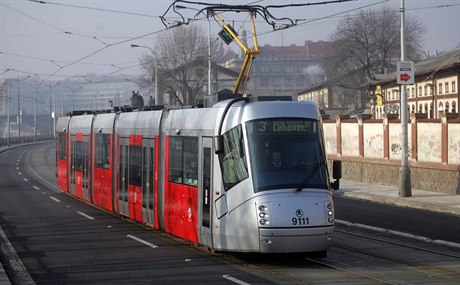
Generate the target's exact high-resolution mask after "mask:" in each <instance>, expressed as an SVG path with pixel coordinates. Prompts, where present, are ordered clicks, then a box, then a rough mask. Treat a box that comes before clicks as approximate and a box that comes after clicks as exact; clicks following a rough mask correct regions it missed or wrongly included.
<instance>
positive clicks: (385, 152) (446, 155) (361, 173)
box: [323, 116, 460, 194]
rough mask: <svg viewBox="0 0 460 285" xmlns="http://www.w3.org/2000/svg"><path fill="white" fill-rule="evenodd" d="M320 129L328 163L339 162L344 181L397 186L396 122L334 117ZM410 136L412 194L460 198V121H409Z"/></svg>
mask: <svg viewBox="0 0 460 285" xmlns="http://www.w3.org/2000/svg"><path fill="white" fill-rule="evenodd" d="M323 123H324V133H325V142H326V152H327V156H328V159H329V160H334V159H335V160H341V161H342V172H343V173H342V174H343V179H344V180H349V181H357V182H367V183H375V184H384V185H392V186H398V185H399V170H400V167H401V125H400V121H399V120H395V119H391V118H388V117H386V118H384V119H383V120H372V119H367V118H366V117H358V118H354V119H350V118H345V117H340V116H338V117H336V118H335V120H325V121H324V122H323ZM408 132H409V133H408V141H409V145H408V148H409V149H408V155H409V167H410V170H411V184H412V188H413V189H421V190H428V191H435V192H441V193H448V194H460V120H459V119H458V118H457V119H448V118H447V117H446V116H442V117H441V119H429V120H427V119H424V120H421V119H417V118H416V117H415V116H412V117H411V121H410V124H409V126H408Z"/></svg>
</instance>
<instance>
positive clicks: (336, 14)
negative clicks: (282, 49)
mask: <svg viewBox="0 0 460 285" xmlns="http://www.w3.org/2000/svg"><path fill="white" fill-rule="evenodd" d="M26 1H28V2H34V3H39V4H49V5H56V6H64V7H71V8H79V9H88V10H95V11H101V12H110V13H119V14H126V15H133V16H142V17H150V18H159V19H160V18H161V16H155V15H148V14H141V13H132V12H126V11H119V10H111V9H103V8H95V7H87V6H81V5H73V4H64V3H55V2H52V1H37V0H26ZM262 1H263V0H259V1H253V2H251V4H249V5H252V4H254V3H258V2H262ZM347 1H351V0H335V1H323V2H321V3H313V4H327V3H338V2H347ZM388 1H389V0H384V1H380V2H377V3H373V4H368V5H364V6H361V7H359V8H355V9H350V10H346V11H343V12H339V13H335V14H331V15H328V16H324V17H320V18H315V19H311V20H305V19H298V21H299V22H300V23H299V24H297V26H304V25H307V24H310V23H312V22H316V21H320V20H324V19H327V18H332V17H336V16H338V15H342V14H346V13H350V12H353V11H356V10H360V9H363V8H367V7H370V6H374V5H379V4H381V3H384V2H388ZM175 2H177V1H175ZM179 2H184V3H190V4H198V5H216V4H214V3H205V2H194V1H179ZM0 5H2V6H4V7H7V8H9V9H12V10H14V11H16V12H17V13H20V14H22V15H25V16H27V17H30V18H32V19H34V20H36V21H38V22H40V23H42V24H44V25H46V26H48V27H51V28H53V29H55V30H57V31H59V32H61V33H65V34H69V35H76V36H81V37H86V38H92V39H94V40H96V41H98V42H99V43H101V44H103V45H104V47H102V48H100V49H98V50H96V51H94V52H92V53H90V54H88V55H86V56H84V57H82V58H79V59H77V60H74V61H70V62H69V63H68V64H65V65H62V66H60V65H57V62H62V61H54V60H49V62H52V63H54V64H56V65H57V66H58V70H57V71H56V72H54V73H53V74H51V75H49V77H48V78H47V79H49V78H50V77H52V76H58V75H57V73H59V72H60V71H61V70H63V69H65V68H67V67H69V66H71V65H74V64H77V63H81V64H84V63H82V61H83V60H85V59H88V58H90V57H92V56H94V55H95V54H98V53H100V52H102V51H103V50H105V49H107V48H109V47H113V46H116V45H120V44H123V43H127V42H130V41H132V40H136V39H140V38H146V37H148V36H150V35H154V34H158V33H160V32H164V31H166V29H162V30H159V31H155V32H152V33H148V34H144V35H140V36H137V37H132V38H126V40H122V41H119V42H116V43H111V44H109V43H106V42H104V41H102V40H100V39H102V38H105V39H107V38H112V39H113V38H121V37H95V36H90V35H84V34H80V33H74V32H70V31H66V30H64V29H61V28H59V27H57V26H54V25H51V24H49V23H47V22H45V21H43V20H40V19H38V18H36V17H33V16H31V15H28V14H26V13H24V12H21V11H19V10H17V9H14V8H12V7H10V6H8V5H5V4H3V3H0ZM311 5H312V3H302V4H284V5H268V6H266V7H269V8H287V7H300V6H311ZM458 5H460V4H451V5H437V6H434V7H422V8H413V9H406V10H421V9H431V8H445V7H452V6H458ZM204 18H205V17H203V18H202V19H195V20H194V21H199V20H203V19H204ZM244 22H245V21H243V23H244ZM274 32H275V31H268V32H265V33H261V34H260V36H264V35H267V34H271V33H274ZM214 43H215V41H214ZM47 79H45V80H47Z"/></svg>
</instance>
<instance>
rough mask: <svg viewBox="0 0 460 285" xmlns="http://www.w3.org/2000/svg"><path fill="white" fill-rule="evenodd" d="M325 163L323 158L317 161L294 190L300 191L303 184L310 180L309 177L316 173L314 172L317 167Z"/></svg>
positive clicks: (303, 186)
mask: <svg viewBox="0 0 460 285" xmlns="http://www.w3.org/2000/svg"><path fill="white" fill-rule="evenodd" d="M324 163H325V161H324V160H321V161H320V162H318V163H317V164H316V165H315V167H314V168H313V169H312V170H311V171H310V173H308V175H307V177H305V180H304V181H302V183H300V185H299V186H298V187H297V188H296V189H295V190H294V191H295V192H300V191H302V190H303V188H305V185H306V184H307V183H308V182H309V181H310V179H311V178H312V177H313V176H314V175H315V174H316V172H317V171H318V169H319V168H320V167H321V165H323V164H324Z"/></svg>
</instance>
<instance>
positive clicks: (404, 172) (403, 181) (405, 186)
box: [399, 0, 412, 197]
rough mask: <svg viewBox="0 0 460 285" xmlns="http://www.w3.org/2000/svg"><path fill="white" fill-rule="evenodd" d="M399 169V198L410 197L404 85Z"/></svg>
mask: <svg viewBox="0 0 460 285" xmlns="http://www.w3.org/2000/svg"><path fill="white" fill-rule="evenodd" d="M404 25H405V24H404V0H401V61H402V62H403V61H405V59H406V54H405V53H406V47H405V35H404V30H405V26H404ZM400 110H401V145H402V146H401V168H400V170H399V197H410V196H411V195H412V193H411V178H410V169H409V166H408V164H409V163H408V157H409V154H408V134H407V133H408V132H407V124H408V119H407V92H406V85H405V84H402V85H401V107H400Z"/></svg>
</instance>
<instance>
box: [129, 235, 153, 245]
mask: <svg viewBox="0 0 460 285" xmlns="http://www.w3.org/2000/svg"><path fill="white" fill-rule="evenodd" d="M126 236H127V237H129V238H130V239H133V240H135V241H137V242H140V243H142V244H145V245H146V246H149V247H151V248H157V247H158V246H156V245H154V244H153V243H150V242H148V241H145V240H143V239H140V238H138V237H135V236H133V235H126Z"/></svg>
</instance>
